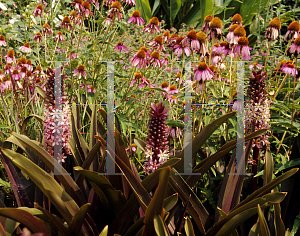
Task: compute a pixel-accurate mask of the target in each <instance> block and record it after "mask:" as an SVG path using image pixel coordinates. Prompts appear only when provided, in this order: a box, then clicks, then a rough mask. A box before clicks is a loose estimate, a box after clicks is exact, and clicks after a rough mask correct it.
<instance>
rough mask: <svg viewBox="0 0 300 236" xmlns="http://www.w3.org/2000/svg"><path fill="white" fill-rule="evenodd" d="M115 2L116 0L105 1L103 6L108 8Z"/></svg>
mask: <svg viewBox="0 0 300 236" xmlns="http://www.w3.org/2000/svg"><path fill="white" fill-rule="evenodd" d="M115 1H116V0H105V2H104V4H105V6H110V5H111V4H112V3H113V2H115Z"/></svg>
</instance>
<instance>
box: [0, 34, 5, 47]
mask: <svg viewBox="0 0 300 236" xmlns="http://www.w3.org/2000/svg"><path fill="white" fill-rule="evenodd" d="M0 46H4V47H6V42H5V37H4V36H3V35H0Z"/></svg>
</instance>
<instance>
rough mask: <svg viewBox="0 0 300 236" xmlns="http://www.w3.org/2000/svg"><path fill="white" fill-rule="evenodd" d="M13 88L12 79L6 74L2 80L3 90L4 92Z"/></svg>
mask: <svg viewBox="0 0 300 236" xmlns="http://www.w3.org/2000/svg"><path fill="white" fill-rule="evenodd" d="M11 88H12V83H11V81H10V79H9V78H8V77H6V76H4V77H3V78H2V82H1V92H4V91H5V90H10V89H11Z"/></svg>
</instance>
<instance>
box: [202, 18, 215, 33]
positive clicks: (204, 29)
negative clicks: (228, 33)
mask: <svg viewBox="0 0 300 236" xmlns="http://www.w3.org/2000/svg"><path fill="white" fill-rule="evenodd" d="M213 18H214V17H213V16H212V15H208V16H206V17H205V18H204V25H203V26H202V28H201V31H202V32H204V33H208V32H209V23H210V22H211V21H212V19H213Z"/></svg>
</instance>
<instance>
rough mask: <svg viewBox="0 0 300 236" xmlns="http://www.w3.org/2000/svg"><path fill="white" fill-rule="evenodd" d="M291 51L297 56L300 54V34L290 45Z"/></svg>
mask: <svg viewBox="0 0 300 236" xmlns="http://www.w3.org/2000/svg"><path fill="white" fill-rule="evenodd" d="M289 53H290V54H294V55H295V57H297V56H298V54H300V36H298V37H297V38H296V39H295V41H294V42H293V43H292V45H291V46H290V48H289Z"/></svg>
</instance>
